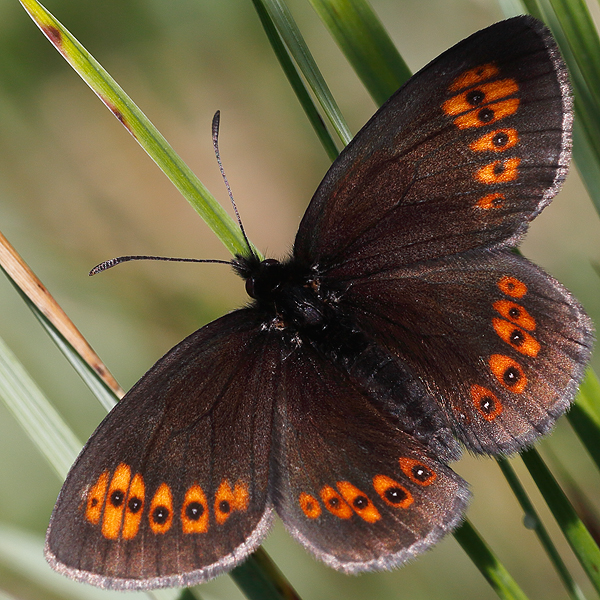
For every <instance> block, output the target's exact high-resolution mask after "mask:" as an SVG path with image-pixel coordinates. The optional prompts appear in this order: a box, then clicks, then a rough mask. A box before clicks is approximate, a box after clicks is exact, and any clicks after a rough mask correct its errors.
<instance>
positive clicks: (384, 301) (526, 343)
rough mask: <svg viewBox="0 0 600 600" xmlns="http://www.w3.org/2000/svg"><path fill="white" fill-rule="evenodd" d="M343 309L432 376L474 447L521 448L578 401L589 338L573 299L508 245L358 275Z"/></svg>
mask: <svg viewBox="0 0 600 600" xmlns="http://www.w3.org/2000/svg"><path fill="white" fill-rule="evenodd" d="M340 308H341V309H342V310H343V311H345V312H346V314H349V315H351V317H352V319H353V321H354V322H355V323H356V325H357V326H358V328H359V329H361V330H362V331H365V332H367V334H368V336H369V337H370V338H371V339H372V340H374V341H375V342H376V343H377V344H378V345H380V346H381V347H383V348H386V350H387V351H388V352H389V353H390V354H391V355H392V356H395V357H396V359H398V360H400V361H401V362H402V363H403V364H404V365H406V366H407V368H408V369H409V370H410V371H411V372H412V373H414V375H415V377H417V378H419V379H420V380H421V381H424V382H426V385H427V391H428V392H429V393H430V394H432V395H433V396H434V397H435V398H436V399H437V402H438V404H439V406H440V407H441V408H442V410H443V411H444V412H445V413H446V417H447V419H448V422H449V423H451V424H452V426H453V428H454V431H455V433H456V435H457V436H458V437H459V439H460V440H461V441H462V442H463V443H464V444H465V445H466V446H467V447H468V448H469V449H471V450H473V451H476V452H485V453H491V454H498V453H511V452H518V451H521V450H523V449H524V448H525V447H526V446H528V445H530V444H532V443H533V442H534V441H535V440H536V439H537V438H538V437H539V436H540V435H543V434H544V433H546V432H547V431H548V430H549V429H550V428H551V427H552V425H553V424H554V423H555V421H556V419H557V418H558V417H559V416H560V415H561V414H562V413H564V411H565V410H566V409H567V408H568V407H569V405H570V403H571V402H572V400H573V398H574V396H575V393H576V391H577V386H578V385H579V383H580V381H581V379H582V378H583V373H584V369H585V365H586V364H587V362H588V361H589V358H590V354H591V349H592V343H593V326H592V322H591V320H590V319H589V317H588V316H587V315H586V314H585V312H584V310H583V308H582V307H581V305H580V304H579V303H578V302H577V300H576V299H575V298H573V296H572V295H571V294H570V293H569V292H568V291H567V290H566V289H565V288H564V287H563V286H562V285H561V284H560V283H559V282H558V281H556V280H555V279H553V278H552V277H550V276H549V275H548V274H546V273H545V272H544V271H542V269H540V268H539V267H537V266H535V265H533V264H532V263H530V262H529V261H528V260H526V259H524V258H522V257H520V256H516V255H514V254H512V253H511V252H508V251H504V250H503V251H497V252H490V251H477V252H467V253H463V254H461V255H458V256H455V257H452V258H451V259H445V260H438V261H431V262H430V263H423V264H422V265H420V268H419V269H418V270H412V269H395V270H390V271H386V272H383V273H380V274H377V275H371V276H369V277H364V278H357V279H355V280H354V281H353V282H352V284H351V285H350V286H349V287H348V289H347V290H346V292H345V293H344V294H343V295H342V297H341V298H340ZM402 401H403V399H402V398H399V399H398V402H400V403H402Z"/></svg>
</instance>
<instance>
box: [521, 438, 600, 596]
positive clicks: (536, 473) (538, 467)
mask: <svg viewBox="0 0 600 600" xmlns="http://www.w3.org/2000/svg"><path fill="white" fill-rule="evenodd" d="M521 457H522V458H523V462H524V463H525V466H526V467H527V469H528V470H529V472H530V474H531V476H532V477H533V480H534V481H535V483H536V485H537V487H538V488H539V490H540V492H541V494H542V496H543V497H544V500H545V501H546V503H547V504H548V507H549V508H550V510H551V511H552V514H553V515H554V518H555V519H556V522H557V523H558V525H559V527H560V528H561V531H562V532H563V534H564V536H565V538H566V539H567V542H568V543H569V545H570V546H571V548H572V550H573V552H574V553H575V556H576V557H577V559H578V560H579V562H580V564H581V566H582V567H583V569H584V571H585V572H586V574H587V576H588V577H589V579H590V581H591V582H592V584H593V585H594V587H595V588H596V591H597V592H599V593H600V549H599V548H598V545H597V544H596V542H595V541H594V538H593V537H592V536H591V534H590V532H589V531H588V530H587V528H586V527H585V525H584V524H583V522H582V521H581V519H580V518H579V517H578V516H577V513H576V512H575V509H574V508H573V506H572V504H571V503H570V502H569V499H568V498H567V496H566V495H565V493H564V492H563V491H562V489H561V488H560V486H559V485H558V482H557V481H556V479H555V478H554V476H553V475H552V473H551V472H550V469H548V467H547V466H546V465H545V464H544V461H543V460H542V459H541V457H540V455H539V454H538V452H537V450H535V449H534V448H531V449H530V450H527V451H526V452H523V454H522V455H521Z"/></svg>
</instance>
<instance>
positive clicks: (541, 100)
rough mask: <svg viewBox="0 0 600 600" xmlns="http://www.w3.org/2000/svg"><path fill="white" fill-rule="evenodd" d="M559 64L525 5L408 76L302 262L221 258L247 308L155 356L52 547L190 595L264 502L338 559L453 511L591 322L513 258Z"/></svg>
mask: <svg viewBox="0 0 600 600" xmlns="http://www.w3.org/2000/svg"><path fill="white" fill-rule="evenodd" d="M572 120H573V113H572V102H571V96H570V89H569V83H568V77H567V72H566V69H565V66H564V64H563V61H562V59H561V57H560V55H559V52H558V49H557V47H556V44H555V42H554V40H553V39H552V37H551V35H550V33H549V32H548V31H547V30H546V29H545V27H544V26H543V25H541V24H540V23H539V22H537V21H535V20H534V19H532V18H529V17H519V18H516V19H511V20H508V21H504V22H501V23H498V24H496V25H494V26H492V27H489V28H488V29H484V30H483V31H480V32H479V33H476V34H474V35H472V36H471V37H469V38H468V39H466V40H464V41H463V42H461V43H460V44H458V45H457V46H455V47H453V48H451V49H450V50H448V51H447V52H445V53H444V54H442V55H441V56H440V57H438V58H437V59H436V60H434V61H433V62H432V63H431V64H429V65H428V66H427V67H425V68H424V69H423V70H422V71H420V72H419V73H418V74H417V75H415V76H414V77H413V78H412V79H410V80H409V81H408V82H407V83H406V85H404V86H403V87H402V88H401V89H400V90H399V91H398V92H397V93H396V94H394V96H392V98H390V100H389V101H388V102H387V103H386V104H385V105H384V106H383V107H382V108H381V109H380V110H379V111H378V112H377V113H376V114H375V116H374V117H373V118H372V119H371V120H370V121H369V122H368V123H367V125H365V127H364V128H363V129H362V130H361V131H360V132H359V133H358V135H357V136H356V137H355V138H354V140H353V141H352V142H351V143H350V144H349V145H348V147H347V148H346V149H345V150H344V151H343V152H342V154H341V155H340V156H339V158H338V159H337V160H336V161H335V163H334V164H333V166H332V167H331V169H330V170H329V172H328V173H327V175H326V176H325V178H324V180H323V182H322V183H321V185H320V186H319V188H318V190H317V192H316V194H315V196H314V197H313V199H312V201H311V203H310V205H309V207H308V209H307V211H306V214H305V215H304V218H303V220H302V223H301V224H300V229H299V231H298V234H297V236H296V241H295V244H294V249H293V253H292V256H291V257H290V258H288V259H287V260H285V261H282V262H278V261H275V260H265V261H262V262H261V261H260V260H259V259H258V258H256V257H255V256H254V255H252V254H251V253H249V254H248V255H247V256H244V257H242V256H238V257H237V258H236V259H235V260H234V261H233V266H234V269H235V271H236V272H237V273H238V274H239V275H240V276H241V277H242V278H243V279H245V281H246V289H247V291H248V293H249V295H250V296H251V297H252V298H253V301H252V303H251V304H250V305H249V306H248V307H247V308H243V309H241V310H237V311H235V312H233V313H231V314H228V315H226V316H224V317H222V318H220V319H218V320H216V321H214V322H213V323H210V324H209V325H207V326H206V327H203V328H202V329H200V330H199V331H197V332H196V333H194V334H192V335H191V336H190V337H188V338H187V339H185V340H184V341H183V342H181V343H180V344H178V345H177V346H176V347H175V348H173V350H171V351H170V352H169V353H168V354H167V355H166V356H164V357H163V358H161V359H160V360H159V361H158V362H157V363H156V365H154V367H152V369H150V371H148V373H146V375H144V377H142V379H141V380H140V381H139V382H138V383H137V384H136V385H135V386H134V387H133V389H132V390H131V391H130V392H129V393H128V394H127V396H125V398H124V399H123V400H122V401H121V402H120V403H119V404H118V405H117V406H116V408H115V409H114V410H113V411H112V412H111V413H110V414H109V415H108V416H107V417H106V419H105V420H104V421H103V423H102V424H101V425H100V426H99V427H98V429H97V430H96V432H95V433H94V434H93V435H92V437H91V438H90V440H89V442H88V443H87V445H86V446H85V448H84V449H83V451H82V452H81V455H80V456H79V458H78V459H77V462H76V463H75V465H74V466H73V468H72V469H71V472H70V474H69V476H68V478H67V480H66V482H65V485H64V487H63V489H62V491H61V493H60V496H59V498H58V502H57V504H56V508H55V510H54V513H53V516H52V520H51V523H50V528H49V530H48V536H47V545H46V556H47V558H48V560H49V562H50V564H51V565H52V566H53V567H54V568H55V569H57V570H58V571H60V572H62V573H64V574H66V575H69V576H70V577H73V578H74V579H78V580H81V581H85V582H88V583H92V584H94V585H98V586H101V587H108V588H124V589H138V588H153V587H162V586H183V585H191V584H195V583H198V582H202V581H205V580H207V579H209V578H211V577H213V576H215V575H217V574H219V573H221V572H223V571H227V570H229V569H231V568H232V567H233V566H235V565H236V564H238V563H239V562H240V561H242V560H244V559H245V558H246V557H247V556H248V555H249V554H250V553H251V552H252V551H253V550H254V549H255V548H257V546H258V545H259V544H260V543H261V541H262V539H263V538H264V536H265V535H266V533H267V531H268V530H269V527H270V524H271V521H272V518H273V514H274V512H276V513H277V514H278V515H279V516H280V517H281V519H282V520H283V522H284V524H285V526H286V527H287V528H288V530H289V531H290V533H291V534H292V535H293V536H294V537H295V538H296V539H297V540H298V541H300V542H301V543H302V544H303V545H304V546H305V547H306V548H307V549H308V550H309V551H310V552H312V553H313V554H314V555H315V556H316V557H317V558H319V559H321V560H322V561H324V562H325V563H327V564H328V565H330V566H332V567H334V568H336V569H339V570H341V571H344V572H347V573H355V572H359V571H368V570H377V569H387V568H391V567H394V566H397V565H400V564H401V563H403V562H404V561H406V560H407V559H409V558H412V557H414V556H416V555H417V554H419V553H421V552H423V551H424V550H425V549H426V548H428V547H430V546H431V545H432V544H434V543H435V542H436V541H438V540H439V539H440V538H441V537H442V536H444V535H445V534H446V533H448V532H449V531H451V530H452V529H453V528H454V527H456V525H457V524H458V523H459V522H460V520H461V518H462V516H463V513H464V511H465V507H466V505H467V501H468V498H469V492H468V490H467V485H466V483H465V482H464V481H463V480H462V479H461V478H460V477H458V476H457V475H456V474H455V473H454V472H453V471H452V470H451V469H450V468H449V467H448V466H447V464H448V462H449V461H451V460H455V459H457V458H458V457H459V455H460V444H459V442H460V443H462V444H463V445H464V446H466V447H467V448H468V449H469V450H471V451H474V452H478V453H486V454H507V453H512V452H518V451H520V450H522V449H523V448H525V447H526V446H527V445H529V444H531V443H533V442H534V441H535V440H536V439H537V438H538V437H539V436H540V435H542V434H544V433H546V432H547V431H548V430H549V429H550V427H551V426H552V425H553V424H554V422H555V421H556V419H557V418H558V417H559V416H560V415H561V414H562V413H563V412H564V411H565V410H566V409H567V407H568V406H569V404H570V403H571V401H572V400H573V397H574V395H575V392H576V390H577V385H578V383H579V381H580V380H581V378H582V375H583V370H584V368H585V365H586V363H587V361H588V358H589V356H590V351H591V344H592V325H591V322H590V320H589V319H588V317H587V316H586V315H585V313H584V311H583V309H582V308H581V306H580V305H579V303H578V302H577V301H576V300H575V299H574V298H573V297H572V296H571V294H570V293H569V292H568V291H567V290H566V289H565V288H564V287H563V286H562V285H560V284H559V283H558V282H557V281H555V280H554V279H552V278H551V277H550V276H548V275H547V274H546V273H544V272H543V271H542V270H541V269H540V268H538V267H536V266H535V265H533V264H531V263H530V262H529V261H527V260H525V259H524V258H521V257H519V256H516V255H515V254H513V252H512V251H511V250H512V248H513V247H514V246H515V245H516V244H517V243H518V242H519V240H520V239H521V238H522V236H523V235H524V233H525V231H526V229H527V225H528V223H529V221H531V220H532V219H533V218H534V217H535V216H536V215H537V214H538V213H539V212H540V211H541V210H542V209H543V208H544V207H545V206H546V205H547V204H548V203H549V202H550V200H551V199H552V197H553V196H554V195H555V194H556V193H557V191H558V189H559V187H560V185H561V183H562V181H563V180H564V178H565V176H566V173H567V169H568V163H569V159H570V154H571V125H572Z"/></svg>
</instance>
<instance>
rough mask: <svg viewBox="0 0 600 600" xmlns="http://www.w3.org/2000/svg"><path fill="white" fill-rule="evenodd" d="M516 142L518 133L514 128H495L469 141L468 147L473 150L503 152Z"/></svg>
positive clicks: (517, 141)
mask: <svg viewBox="0 0 600 600" xmlns="http://www.w3.org/2000/svg"><path fill="white" fill-rule="evenodd" d="M518 143H519V135H518V134H517V130H516V129H513V128H509V129H497V130H496V131H490V133H486V134H485V135H484V136H482V137H480V138H479V139H477V140H475V141H474V142H471V144H470V145H469V148H471V150H473V152H504V151H505V150H508V149H509V148H512V147H513V146H516V145H517V144H518Z"/></svg>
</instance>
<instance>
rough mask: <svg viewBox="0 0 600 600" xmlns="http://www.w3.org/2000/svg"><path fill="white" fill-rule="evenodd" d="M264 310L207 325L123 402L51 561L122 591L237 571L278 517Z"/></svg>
mask: <svg viewBox="0 0 600 600" xmlns="http://www.w3.org/2000/svg"><path fill="white" fill-rule="evenodd" d="M261 325H262V319H261V318H260V317H259V316H258V315H257V314H256V312H255V311H253V310H252V309H243V310H238V311H235V312H234V313H231V314H229V315H226V316H224V317H222V318H220V319H217V320H216V321H214V322H212V323H210V324H209V325H207V326H205V327H203V328H202V329H200V330H198V331H197V332H195V333H194V334H192V335H191V336H189V337H188V338H187V339H185V340H183V341H182V342H181V343H180V344H178V345H177V346H175V347H174V348H173V349H172V350H171V351H170V352H169V353H167V354H166V355H165V356H164V357H163V358H162V359H160V360H159V361H158V362H157V363H156V365H154V367H152V369H150V371H148V373H146V375H144V376H143V377H142V378H141V379H140V381H139V382H138V383H137V384H136V385H135V386H134V387H133V388H132V389H131V391H130V392H129V393H128V394H127V395H126V396H125V397H124V398H123V399H122V400H121V401H120V402H119V403H118V404H117V406H116V407H115V408H114V409H113V410H112V411H111V412H110V414H109V415H108V416H107V417H106V419H105V420H104V421H103V422H102V423H101V424H100V426H99V427H98V429H97V430H96V432H95V433H94V434H93V435H92V437H91V438H90V440H89V441H88V443H87V444H86V446H85V448H84V449H83V450H82V452H81V454H80V455H79V457H78V459H77V461H76V462H75V464H74V465H73V467H72V468H71V471H70V472H69V475H68V477H67V480H66V482H65V484H64V486H63V489H62V491H61V493H60V495H59V498H58V500H57V503H56V507H55V509H54V512H53V515H52V519H51V521H50V526H49V528H48V534H47V538H46V557H47V559H48V561H49V562H50V564H51V566H52V567H53V568H54V569H56V570H57V571H59V572H61V573H62V574H64V575H67V576H69V577H72V578H74V579H76V580H79V581H85V582H87V583H91V584H93V585H97V586H100V587H104V588H114V589H151V588H156V587H167V586H170V587H173V586H184V585H193V584H196V583H200V582H202V581H206V580H207V579H210V578H212V577H214V576H216V575H218V574H219V573H221V572H223V571H226V570H229V569H231V568H232V567H233V566H235V565H236V564H237V563H239V562H240V561H241V560H243V559H244V558H246V557H247V556H248V555H249V554H250V553H251V552H253V551H254V550H255V549H256V548H257V547H258V545H259V544H260V542H261V540H262V538H263V537H264V536H265V535H266V533H267V531H268V528H269V524H270V522H271V513H272V509H271V503H270V498H269V495H270V494H269V460H270V453H271V430H272V415H273V406H274V398H275V395H276V394H280V393H281V392H280V390H279V389H278V387H277V384H276V381H275V379H274V372H273V369H272V364H273V362H274V361H273V358H272V356H271V355H272V352H276V351H277V347H276V346H273V344H271V343H270V340H269V336H268V333H267V332H265V331H264V330H263V329H262V327H261Z"/></svg>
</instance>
